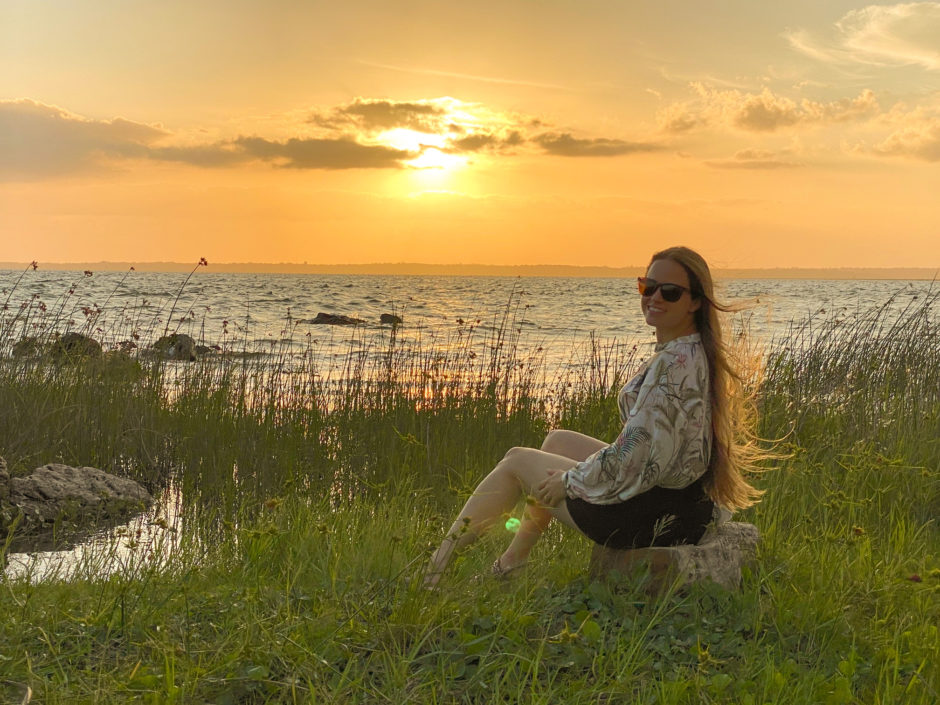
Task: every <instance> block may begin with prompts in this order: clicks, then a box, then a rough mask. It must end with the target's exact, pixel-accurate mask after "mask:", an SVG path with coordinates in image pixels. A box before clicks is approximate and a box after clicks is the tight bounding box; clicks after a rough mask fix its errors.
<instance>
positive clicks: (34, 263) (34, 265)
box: [29, 260, 39, 272]
mask: <svg viewBox="0 0 940 705" xmlns="http://www.w3.org/2000/svg"><path fill="white" fill-rule="evenodd" d="M29 266H30V267H32V268H33V271H34V272H35V271H36V270H37V269H39V262H37V261H36V260H33V261H32V262H30V263H29Z"/></svg>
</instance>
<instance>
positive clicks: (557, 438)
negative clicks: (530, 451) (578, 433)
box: [542, 428, 565, 453]
mask: <svg viewBox="0 0 940 705" xmlns="http://www.w3.org/2000/svg"><path fill="white" fill-rule="evenodd" d="M564 435H565V432H564V431H563V430H561V429H558V428H555V429H552V430H551V431H549V432H548V433H547V434H545V440H544V441H542V450H544V451H545V452H546V453H554V452H556V449H560V448H561V446H562V445H563V444H564V442H563V441H562V440H561V439H562V438H563V437H564Z"/></svg>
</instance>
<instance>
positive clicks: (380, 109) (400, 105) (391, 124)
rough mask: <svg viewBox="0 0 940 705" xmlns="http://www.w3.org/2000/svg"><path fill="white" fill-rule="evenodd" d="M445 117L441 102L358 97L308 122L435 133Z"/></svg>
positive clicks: (322, 125) (328, 126)
mask: <svg viewBox="0 0 940 705" xmlns="http://www.w3.org/2000/svg"><path fill="white" fill-rule="evenodd" d="M447 114H448V106H447V104H446V100H444V99H439V100H436V101H393V100H368V99H365V98H357V99H356V100H354V101H353V102H352V103H350V104H348V105H343V106H339V107H337V108H334V109H333V110H332V111H331V112H330V113H327V114H319V113H314V114H313V115H312V116H311V117H310V122H312V123H314V124H316V125H320V126H321V127H327V128H342V127H344V126H354V127H355V128H357V129H358V130H360V131H364V132H374V131H384V130H393V129H395V128H406V129H409V130H416V131H418V132H427V133H436V132H439V131H440V130H441V129H442V128H443V127H445V126H446V122H447Z"/></svg>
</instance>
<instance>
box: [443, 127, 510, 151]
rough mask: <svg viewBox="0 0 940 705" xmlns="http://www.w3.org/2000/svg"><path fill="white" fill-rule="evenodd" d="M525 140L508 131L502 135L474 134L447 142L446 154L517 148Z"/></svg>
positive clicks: (490, 133) (489, 133)
mask: <svg viewBox="0 0 940 705" xmlns="http://www.w3.org/2000/svg"><path fill="white" fill-rule="evenodd" d="M525 141H526V139H525V138H524V137H523V136H522V134H521V133H520V132H519V131H518V130H510V131H508V132H507V133H506V134H504V135H502V136H501V135H498V134H496V133H492V132H475V133H473V134H471V135H467V136H466V137H459V138H457V139H451V140H449V141H448V147H447V151H448V152H480V151H483V150H490V151H496V150H501V149H508V148H512V147H518V146H519V145H521V144H524V143H525Z"/></svg>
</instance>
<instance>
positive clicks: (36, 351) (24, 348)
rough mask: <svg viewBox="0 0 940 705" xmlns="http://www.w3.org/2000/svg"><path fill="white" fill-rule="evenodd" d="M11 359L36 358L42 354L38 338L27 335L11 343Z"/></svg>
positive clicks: (41, 345)
mask: <svg viewBox="0 0 940 705" xmlns="http://www.w3.org/2000/svg"><path fill="white" fill-rule="evenodd" d="M12 352H13V357H37V356H39V355H41V354H42V352H43V344H42V343H41V342H40V341H39V338H37V337H35V336H32V335H27V336H24V337H22V338H20V339H19V340H17V341H16V342H15V343H13V351H12Z"/></svg>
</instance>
